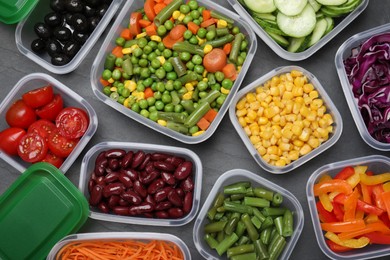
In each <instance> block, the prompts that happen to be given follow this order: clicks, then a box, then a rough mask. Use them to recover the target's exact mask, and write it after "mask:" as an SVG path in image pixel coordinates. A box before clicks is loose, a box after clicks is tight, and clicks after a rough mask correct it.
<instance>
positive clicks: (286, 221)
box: [283, 209, 294, 237]
mask: <svg viewBox="0 0 390 260" xmlns="http://www.w3.org/2000/svg"><path fill="white" fill-rule="evenodd" d="M293 229H294V218H293V215H292V212H291V210H289V209H287V210H286V211H285V212H284V215H283V236H284V237H290V236H292V234H293Z"/></svg>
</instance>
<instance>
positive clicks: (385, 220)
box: [378, 213, 390, 228]
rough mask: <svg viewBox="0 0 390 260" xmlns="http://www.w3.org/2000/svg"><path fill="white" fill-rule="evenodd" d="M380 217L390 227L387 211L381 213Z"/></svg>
mask: <svg viewBox="0 0 390 260" xmlns="http://www.w3.org/2000/svg"><path fill="white" fill-rule="evenodd" d="M378 217H379V219H380V220H381V221H382V222H383V223H384V224H385V225H386V226H387V227H388V228H390V219H389V216H388V215H387V214H386V213H383V214H382V215H380V216H378Z"/></svg>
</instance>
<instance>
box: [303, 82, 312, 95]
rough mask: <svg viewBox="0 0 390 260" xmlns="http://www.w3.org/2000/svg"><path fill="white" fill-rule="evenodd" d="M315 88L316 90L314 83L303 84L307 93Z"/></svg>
mask: <svg viewBox="0 0 390 260" xmlns="http://www.w3.org/2000/svg"><path fill="white" fill-rule="evenodd" d="M313 90H314V86H313V84H311V83H307V84H305V85H303V92H305V93H306V94H309V93H310V92H311V91H313Z"/></svg>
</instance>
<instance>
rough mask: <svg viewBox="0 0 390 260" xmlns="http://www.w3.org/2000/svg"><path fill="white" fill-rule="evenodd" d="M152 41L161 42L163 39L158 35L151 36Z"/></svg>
mask: <svg viewBox="0 0 390 260" xmlns="http://www.w3.org/2000/svg"><path fill="white" fill-rule="evenodd" d="M150 39H151V40H152V41H155V42H161V37H160V36H158V35H152V36H150Z"/></svg>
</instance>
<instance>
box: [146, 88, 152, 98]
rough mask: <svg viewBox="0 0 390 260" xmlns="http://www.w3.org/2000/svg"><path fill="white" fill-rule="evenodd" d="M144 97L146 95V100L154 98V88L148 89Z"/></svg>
mask: <svg viewBox="0 0 390 260" xmlns="http://www.w3.org/2000/svg"><path fill="white" fill-rule="evenodd" d="M144 95H145V96H144V97H145V99H147V98H149V97H153V95H154V92H153V90H152V88H150V87H148V88H146V89H145V91H144Z"/></svg>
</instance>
